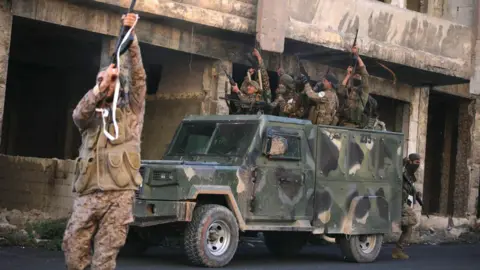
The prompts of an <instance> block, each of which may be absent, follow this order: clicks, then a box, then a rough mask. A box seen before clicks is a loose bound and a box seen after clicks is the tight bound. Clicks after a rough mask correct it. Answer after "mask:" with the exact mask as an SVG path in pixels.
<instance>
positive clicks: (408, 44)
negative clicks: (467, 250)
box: [0, 0, 480, 220]
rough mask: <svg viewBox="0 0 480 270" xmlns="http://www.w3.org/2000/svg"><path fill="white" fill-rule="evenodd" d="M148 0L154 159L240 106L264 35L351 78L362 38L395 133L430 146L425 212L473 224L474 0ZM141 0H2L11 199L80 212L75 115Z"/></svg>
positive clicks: (291, 54) (476, 164)
mask: <svg viewBox="0 0 480 270" xmlns="http://www.w3.org/2000/svg"><path fill="white" fill-rule="evenodd" d="M280 2H283V1H278V0H222V1H210V0H208V1H207V0H205V1H204V0H173V1H163V0H156V1H150V0H138V1H137V5H136V12H138V13H139V14H140V16H141V20H140V22H139V24H138V25H137V27H136V33H137V35H138V37H139V39H140V41H141V43H142V44H141V45H142V55H143V59H144V64H145V67H146V71H147V76H148V97H147V105H146V115H145V125H144V131H143V138H142V140H143V142H142V147H143V148H142V154H143V158H144V159H160V158H161V157H162V154H163V152H164V151H165V149H166V147H167V145H168V143H169V141H170V139H171V137H172V136H173V133H174V131H175V128H176V126H177V125H178V123H179V122H180V121H181V119H182V118H183V117H184V116H186V115H189V114H228V108H227V106H226V104H225V102H224V101H223V100H222V99H221V97H223V96H224V95H225V94H226V92H228V91H229V90H228V89H229V87H228V79H227V78H226V76H225V74H224V73H223V71H222V69H221V68H220V65H223V66H226V67H227V68H228V71H229V72H232V74H233V76H234V78H235V79H236V80H238V82H239V81H240V80H243V77H244V76H245V72H246V70H247V68H248V66H247V65H248V64H247V62H246V59H245V57H244V56H245V53H248V52H251V50H252V49H253V46H254V44H255V39H256V38H257V39H258V40H259V42H260V45H261V47H262V56H263V58H264V59H265V63H266V65H267V67H268V69H269V71H270V74H271V84H272V86H273V89H275V86H276V84H277V78H276V75H275V70H276V69H277V68H278V67H283V68H284V69H286V70H287V72H290V73H295V72H297V70H298V62H297V58H296V56H299V57H301V59H303V60H304V63H305V65H306V68H307V71H308V73H309V75H310V76H311V77H312V78H313V79H317V80H318V79H320V78H321V77H322V76H323V75H324V74H325V72H326V71H327V69H328V70H330V72H333V73H335V74H336V75H337V77H338V78H340V79H342V78H343V77H344V76H345V73H346V72H345V71H346V69H347V67H348V65H349V63H350V54H349V49H350V47H351V45H352V43H353V40H354V37H355V33H356V31H357V30H358V39H357V46H358V47H359V50H360V54H361V56H362V58H363V59H364V62H365V63H366V65H367V69H368V71H369V73H370V75H371V79H370V81H371V83H372V88H373V90H372V93H373V95H374V97H375V98H376V99H377V101H378V102H379V107H380V108H379V110H380V118H381V119H382V120H383V121H385V122H386V124H387V129H388V130H392V131H396V132H403V133H404V135H405V146H404V153H405V155H407V154H408V153H411V152H418V153H420V154H421V155H422V157H424V161H425V162H424V163H423V164H422V165H421V167H420V169H419V171H418V179H419V182H418V183H417V188H418V190H420V191H422V193H423V194H424V198H423V199H424V202H425V205H424V207H423V210H422V212H423V213H424V214H425V213H428V214H430V215H437V216H440V217H455V218H462V219H465V220H473V219H475V218H476V217H478V214H479V213H478V212H479V209H478V197H479V189H478V186H479V178H480V151H479V150H480V133H479V132H478V131H477V130H479V131H480V103H479V95H480V59H478V60H477V52H480V43H478V46H477V40H478V39H480V36H479V34H478V33H479V31H480V30H479V29H478V16H480V13H479V12H478V11H479V9H480V5H478V4H477V1H474V0H461V1H460V0H457V1H453V0H384V1H375V0H285V1H284V2H285V3H282V4H280ZM129 5H130V1H129V0H115V1H113V0H89V1H74V0H0V126H1V127H2V132H1V137H0V139H1V141H0V142H1V145H0V153H2V154H3V155H2V156H1V157H0V181H2V182H3V183H4V184H3V185H2V189H0V207H8V208H19V209H25V208H35V207H36V208H40V209H42V210H45V211H50V212H58V213H60V214H66V213H68V211H69V209H70V205H71V200H72V196H73V195H72V194H71V186H70V182H69V179H68V175H69V173H70V171H69V167H70V163H69V160H71V159H73V158H75V157H76V155H77V153H78V152H77V149H78V146H79V145H80V136H79V134H78V131H77V130H76V128H75V127H74V125H73V122H72V119H71V114H72V111H73V109H74V107H75V105H76V103H77V102H78V100H79V99H80V98H81V97H82V96H83V94H84V93H85V92H86V91H87V90H88V89H89V88H91V87H92V86H93V84H94V83H95V81H94V78H95V75H96V73H97V71H98V70H99V68H100V67H101V66H105V65H106V64H108V61H109V57H110V55H111V52H112V47H113V45H114V42H115V39H116V35H118V31H119V28H120V16H121V12H124V11H125V10H126V8H127V7H128V6H129Z"/></svg>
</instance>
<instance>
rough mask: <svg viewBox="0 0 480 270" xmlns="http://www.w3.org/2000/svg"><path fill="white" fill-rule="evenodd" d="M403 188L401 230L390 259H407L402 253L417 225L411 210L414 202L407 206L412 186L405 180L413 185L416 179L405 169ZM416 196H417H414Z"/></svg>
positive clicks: (412, 191)
mask: <svg viewBox="0 0 480 270" xmlns="http://www.w3.org/2000/svg"><path fill="white" fill-rule="evenodd" d="M403 178H404V181H403V187H402V219H401V229H402V234H401V235H400V238H399V239H398V241H397V243H396V248H395V249H394V250H393V253H392V257H393V258H394V259H408V258H409V257H408V255H407V254H405V253H404V252H403V249H404V247H405V245H406V244H407V242H408V240H409V239H410V237H411V236H412V232H413V227H414V226H415V225H416V224H417V223H418V219H417V215H416V214H415V211H414V210H413V205H414V203H415V201H413V202H411V203H410V205H409V202H408V196H409V195H413V194H414V193H415V190H414V189H413V188H412V186H411V185H410V184H409V183H407V180H406V179H405V178H410V179H411V181H412V182H413V183H414V182H416V177H415V174H414V173H413V172H408V171H407V170H406V169H405V170H404V172H403ZM415 196H418V194H415Z"/></svg>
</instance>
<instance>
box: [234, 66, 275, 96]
mask: <svg viewBox="0 0 480 270" xmlns="http://www.w3.org/2000/svg"><path fill="white" fill-rule="evenodd" d="M259 70H260V74H261V76H262V80H261V82H262V87H261V88H260V87H258V88H257V89H258V96H259V98H260V99H259V100H257V101H265V102H271V101H272V90H271V89H270V78H269V76H268V72H267V69H266V68H265V65H264V63H263V59H262V60H261V61H260V66H259ZM256 73H257V74H258V71H256ZM248 81H250V78H249V77H248V75H247V76H245V78H244V79H243V82H242V85H241V86H240V91H241V92H243V93H246V92H247V86H248V84H247V82H248ZM252 81H254V82H256V83H257V84H258V85H259V86H260V81H259V80H258V78H257V80H252ZM263 92H265V93H264V94H263ZM263 96H265V97H266V99H267V100H265V98H263ZM257 99H258V98H257Z"/></svg>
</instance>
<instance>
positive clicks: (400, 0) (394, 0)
mask: <svg viewBox="0 0 480 270" xmlns="http://www.w3.org/2000/svg"><path fill="white" fill-rule="evenodd" d="M390 3H391V4H392V5H394V6H397V7H399V8H406V7H407V0H391V2H390Z"/></svg>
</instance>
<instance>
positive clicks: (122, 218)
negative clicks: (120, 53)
mask: <svg viewBox="0 0 480 270" xmlns="http://www.w3.org/2000/svg"><path fill="white" fill-rule="evenodd" d="M137 18H138V17H137V15H136V14H131V13H129V14H127V15H126V16H124V17H123V18H122V19H123V25H125V26H130V27H132V26H133V25H134V23H135V21H136V20H137ZM132 35H133V42H132V44H131V46H130V47H129V49H128V51H129V57H130V61H129V62H130V67H129V71H130V74H129V75H127V74H124V73H123V72H122V73H119V71H118V69H116V68H114V66H113V65H110V66H109V67H108V68H106V69H102V70H101V71H100V72H99V73H98V75H97V84H96V85H95V87H93V89H91V90H90V91H88V92H87V93H86V94H85V96H84V97H83V98H82V99H81V100H80V102H79V103H78V105H77V107H76V108H75V110H74V111H73V121H74V123H75V125H76V126H77V127H78V129H79V131H80V133H81V134H82V145H81V147H80V149H79V150H80V154H79V158H77V159H76V164H75V179H74V183H73V186H74V188H73V191H74V192H76V193H77V194H78V197H77V198H76V199H75V201H74V205H73V213H72V215H71V217H70V220H69V221H68V224H67V227H66V230H65V234H64V238H63V243H62V249H63V251H64V253H65V261H66V265H67V268H68V269H71V270H73V269H75V270H77V269H78V270H83V269H85V268H86V267H87V266H88V265H90V264H91V269H104V270H107V269H108V270H110V269H115V266H116V257H117V254H118V252H119V250H120V248H122V247H123V245H124V244H125V241H126V237H127V231H128V225H129V224H130V223H131V222H133V214H132V207H133V203H134V199H135V190H137V189H138V187H139V185H140V184H141V183H142V177H141V176H140V173H139V171H138V170H139V168H140V158H141V157H140V135H141V133H142V128H143V117H144V112H145V93H146V74H145V70H144V67H143V63H142V57H141V51H140V46H139V42H138V39H137V37H136V35H135V34H134V32H132ZM117 77H120V82H121V86H120V97H119V100H118V107H117V109H116V110H115V113H116V123H117V127H118V133H116V132H114V127H115V125H114V124H112V122H113V121H112V111H111V108H110V107H111V105H110V104H111V103H112V102H113V97H114V92H115V85H116V78H117ZM128 77H129V78H128ZM127 79H130V80H131V83H130V84H127V83H128V80H127ZM127 89H128V91H127ZM99 111H102V112H103V113H104V114H103V115H102V113H99ZM105 111H107V112H109V114H108V115H107V114H106V113H105ZM102 117H106V119H102ZM103 120H105V123H104V124H105V126H104V128H105V129H103V128H102V122H103ZM106 130H108V132H106ZM108 133H111V134H114V135H113V136H115V134H118V137H117V139H114V138H112V137H111V136H110V134H108ZM107 135H108V136H107ZM92 242H94V247H95V248H94V254H93V258H92V256H91V251H92V246H91V243H92Z"/></svg>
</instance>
